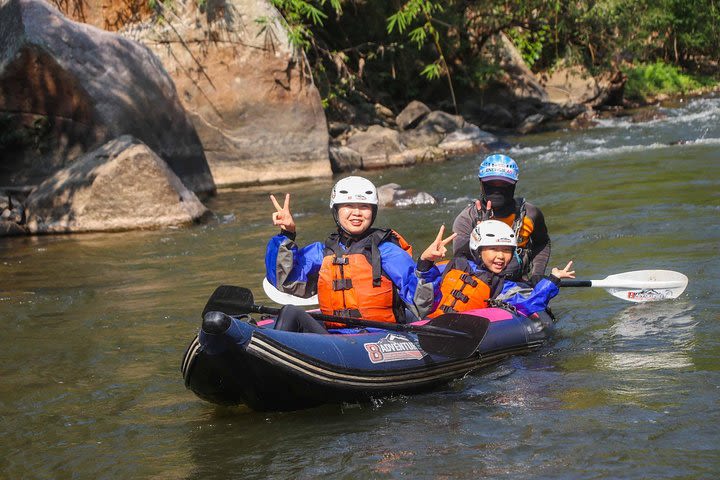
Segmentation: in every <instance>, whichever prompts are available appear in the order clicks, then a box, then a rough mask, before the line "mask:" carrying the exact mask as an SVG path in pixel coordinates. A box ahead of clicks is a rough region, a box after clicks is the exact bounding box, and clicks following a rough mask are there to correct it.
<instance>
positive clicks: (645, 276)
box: [592, 270, 688, 303]
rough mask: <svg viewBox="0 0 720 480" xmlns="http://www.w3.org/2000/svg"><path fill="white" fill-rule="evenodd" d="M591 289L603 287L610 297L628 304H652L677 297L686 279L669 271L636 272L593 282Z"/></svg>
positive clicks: (685, 284)
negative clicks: (628, 302)
mask: <svg viewBox="0 0 720 480" xmlns="http://www.w3.org/2000/svg"><path fill="white" fill-rule="evenodd" d="M592 284H593V287H595V286H597V287H604V288H605V289H606V290H607V291H608V292H609V293H610V294H611V295H614V296H615V297H617V298H622V299H623V300H627V301H630V302H638V303H640V302H654V301H658V300H667V299H671V298H677V297H679V296H680V295H681V294H682V293H683V292H684V291H685V288H686V287H687V284H688V278H687V277H686V276H685V275H683V274H682V273H679V272H673V271H671V270H638V271H635V272H626V273H618V274H616V275H610V276H609V277H607V278H605V279H604V280H593V281H592Z"/></svg>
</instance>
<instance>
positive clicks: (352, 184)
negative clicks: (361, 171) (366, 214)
mask: <svg viewBox="0 0 720 480" xmlns="http://www.w3.org/2000/svg"><path fill="white" fill-rule="evenodd" d="M343 203H367V204H368V205H376V206H377V204H378V194H377V189H376V188H375V185H373V183H372V182H371V181H370V180H368V179H367V178H363V177H346V178H343V179H342V180H340V181H339V182H337V183H336V184H335V186H334V187H333V189H332V192H330V208H333V207H334V206H335V205H342V204H343Z"/></svg>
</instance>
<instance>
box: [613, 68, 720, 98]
mask: <svg viewBox="0 0 720 480" xmlns="http://www.w3.org/2000/svg"><path fill="white" fill-rule="evenodd" d="M623 71H624V72H625V74H626V75H627V77H628V80H627V83H626V84H625V96H626V97H627V98H629V99H631V100H639V101H644V100H646V99H647V98H648V97H651V96H653V95H657V94H660V93H666V94H675V93H687V92H690V91H691V90H696V89H698V88H700V87H702V86H703V85H706V84H707V83H708V79H702V78H694V77H692V76H690V75H686V74H684V73H682V72H681V71H680V70H679V69H678V68H677V67H675V66H673V65H668V64H666V63H663V62H655V63H651V64H640V65H637V66H634V67H627V68H624V69H623Z"/></svg>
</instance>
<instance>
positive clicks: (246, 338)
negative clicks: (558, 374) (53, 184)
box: [181, 307, 554, 411]
mask: <svg viewBox="0 0 720 480" xmlns="http://www.w3.org/2000/svg"><path fill="white" fill-rule="evenodd" d="M207 310H208V309H207V307H206V311H205V312H203V316H204V319H203V323H202V327H201V329H200V332H199V333H198V335H197V336H196V337H195V338H194V339H193V341H192V342H191V344H190V345H189V347H188V348H187V350H186V352H185V354H184V356H183V359H182V365H181V371H182V374H183V378H184V380H185V385H186V387H187V388H189V389H190V390H192V391H193V392H194V393H195V394H196V395H197V396H198V397H200V398H201V399H203V400H206V401H208V402H212V403H215V404H220V405H238V404H245V405H247V406H248V407H250V408H252V409H254V410H260V411H268V410H296V409H301V408H308V407H312V406H316V405H320V404H323V403H341V402H358V401H366V400H369V399H371V398H376V397H384V396H389V395H394V394H412V393H419V392H423V391H428V390H431V389H435V388H438V387H441V386H443V385H446V384H447V383H449V382H450V381H452V380H454V379H458V378H462V377H464V376H465V375H467V374H468V373H470V372H472V371H474V370H477V369H479V368H482V367H485V366H488V365H491V364H494V363H497V362H499V361H501V360H502V359H504V358H506V357H508V356H510V355H515V354H521V353H526V352H529V351H531V350H533V349H536V348H538V347H539V346H541V345H542V344H543V343H544V341H545V340H546V339H547V337H548V334H549V333H550V331H551V330H552V327H553V323H554V322H553V320H552V319H551V317H550V315H549V314H547V313H546V312H542V314H535V315H533V316H531V317H525V316H522V315H520V314H517V313H515V312H512V311H509V310H506V309H504V308H485V309H479V310H472V311H468V312H463V314H462V317H463V319H464V320H468V319H469V320H470V321H472V320H477V322H478V325H480V326H481V335H480V337H475V340H476V342H475V343H470V345H471V347H470V349H467V350H465V351H463V352H462V353H461V355H460V356H458V355H457V354H455V353H457V352H454V351H452V350H450V349H449V347H452V346H453V345H459V344H457V343H454V342H455V340H454V339H453V338H452V337H450V336H445V337H444V336H443V335H444V333H443V328H439V327H435V330H427V329H428V328H432V326H433V325H435V324H433V323H428V322H427V321H421V322H417V323H416V324H410V325H408V326H397V327H396V325H395V324H392V326H393V327H396V330H386V329H380V328H363V329H351V330H349V329H344V330H342V331H341V332H342V333H330V334H315V333H296V332H287V331H281V330H274V329H273V325H274V319H272V318H266V319H263V318H261V319H257V320H256V319H253V318H252V317H251V316H249V315H234V314H233V312H232V311H231V310H232V309H229V311H228V309H224V310H226V311H227V313H229V314H226V313H221V312H219V311H212V310H211V311H207ZM455 315H457V314H455ZM438 318H441V317H438ZM430 322H433V321H430ZM375 324H376V323H375ZM448 325H449V328H457V327H456V326H454V325H458V324H455V323H450V324H444V326H445V327H447V326H448ZM400 327H402V328H404V329H405V330H404V331H398V329H399V328H400ZM463 328H465V327H463ZM428 332H429V333H428ZM463 342H464V344H466V345H467V344H468V342H472V340H463ZM460 350H463V348H460Z"/></svg>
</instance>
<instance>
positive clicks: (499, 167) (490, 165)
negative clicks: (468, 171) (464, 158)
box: [478, 153, 520, 184]
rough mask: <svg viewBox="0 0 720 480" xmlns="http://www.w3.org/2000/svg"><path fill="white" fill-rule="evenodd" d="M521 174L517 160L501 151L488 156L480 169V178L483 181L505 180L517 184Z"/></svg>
mask: <svg viewBox="0 0 720 480" xmlns="http://www.w3.org/2000/svg"><path fill="white" fill-rule="evenodd" d="M519 174H520V169H518V166H517V163H515V160H513V159H512V158H510V157H508V156H507V155H503V154H501V153H496V154H494V155H490V156H488V157H486V158H485V160H483V162H482V163H481V164H480V170H478V178H479V179H480V181H481V182H484V181H489V180H504V181H506V182H509V183H512V184H515V183H516V182H517V181H518V176H519Z"/></svg>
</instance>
